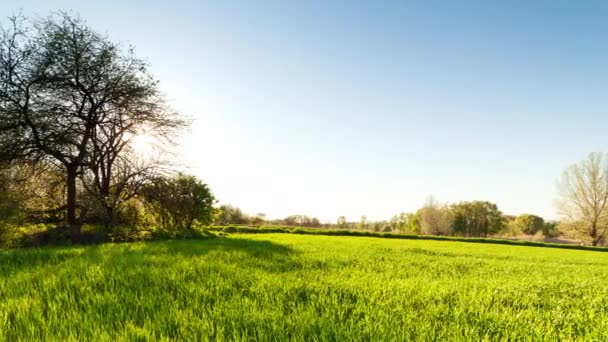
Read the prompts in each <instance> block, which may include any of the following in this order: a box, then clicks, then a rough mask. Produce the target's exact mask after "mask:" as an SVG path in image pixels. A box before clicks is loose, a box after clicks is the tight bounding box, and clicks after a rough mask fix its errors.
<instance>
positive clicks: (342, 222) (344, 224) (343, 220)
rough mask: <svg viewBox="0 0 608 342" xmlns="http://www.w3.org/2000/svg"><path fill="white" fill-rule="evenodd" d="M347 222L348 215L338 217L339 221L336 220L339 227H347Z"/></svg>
mask: <svg viewBox="0 0 608 342" xmlns="http://www.w3.org/2000/svg"><path fill="white" fill-rule="evenodd" d="M347 224H348V223H347V222H346V217H344V216H340V217H338V221H337V222H336V225H337V226H338V228H346V227H347Z"/></svg>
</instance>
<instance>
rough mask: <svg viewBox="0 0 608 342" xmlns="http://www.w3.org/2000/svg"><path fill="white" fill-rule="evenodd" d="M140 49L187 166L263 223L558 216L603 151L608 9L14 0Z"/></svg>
mask: <svg viewBox="0 0 608 342" xmlns="http://www.w3.org/2000/svg"><path fill="white" fill-rule="evenodd" d="M20 10H21V11H22V12H23V13H24V14H26V15H28V16H33V17H44V16H46V15H48V14H49V13H51V12H52V11H57V10H71V11H74V13H78V14H79V15H80V16H81V17H82V18H83V19H84V20H86V21H87V23H88V24H89V25H90V26H92V27H93V28H94V29H96V30H97V31H99V32H103V33H106V34H107V35H109V37H110V38H111V39H112V40H114V41H119V42H122V43H124V44H132V45H134V46H135V51H136V54H137V55H138V56H139V57H142V58H144V59H145V60H147V61H148V62H149V63H150V65H151V70H152V73H153V74H154V76H155V77H156V78H157V79H158V80H159V81H160V85H161V88H162V90H163V92H164V93H165V95H166V97H167V99H168V100H169V102H170V104H171V105H172V106H173V108H175V109H177V110H179V111H180V112H181V113H183V114H185V115H188V116H190V117H192V118H193V119H194V123H193V125H192V127H191V128H190V129H189V130H188V131H187V132H186V133H185V134H184V136H183V138H182V143H181V146H180V157H179V158H180V160H179V162H177V163H176V164H179V165H181V166H182V167H185V168H187V170H188V172H190V173H192V174H195V175H196V176H198V177H199V178H201V179H202V180H204V181H205V182H206V183H208V184H209V185H210V187H211V189H212V190H213V192H214V193H215V195H216V197H217V199H218V200H219V202H220V203H225V204H232V205H235V206H238V207H240V208H241V209H242V210H243V211H245V212H248V213H251V214H255V213H265V214H266V215H267V216H268V217H269V218H282V217H285V216H287V215H290V214H305V215H310V216H316V217H318V218H320V219H321V220H322V221H324V222H335V221H336V219H337V218H338V216H341V215H344V216H346V218H347V219H348V220H350V221H358V220H359V218H360V217H361V216H362V215H366V216H367V218H368V219H374V220H380V219H389V218H390V217H391V216H393V215H395V214H397V213H400V212H413V211H415V210H416V209H417V208H419V207H420V206H421V205H422V204H423V203H424V201H425V199H426V198H427V197H428V196H429V195H434V197H435V198H436V199H437V200H439V201H440V202H450V203H452V202H458V201H467V200H487V201H491V202H494V203H496V204H497V205H498V207H499V209H501V210H502V211H503V212H504V213H507V214H513V215H517V214H521V213H534V214H538V215H541V216H544V217H545V218H548V219H554V218H558V215H557V211H556V209H555V206H554V201H555V198H556V196H557V188H556V181H557V179H558V177H559V176H560V174H561V173H562V171H563V169H564V168H566V167H567V166H569V165H571V164H573V163H575V162H578V161H580V160H581V159H584V158H585V157H586V156H587V154H588V153H590V152H594V151H598V152H602V151H604V152H605V151H607V150H608V146H607V145H608V134H607V132H608V113H607V110H608V20H606V18H608V2H605V1H599V0H598V1H593V0H589V1H566V0H552V1H549V0H539V1H516V0H510V1H464V0H463V1H451V2H448V1H433V0H430V1H411V2H410V1H330V0H326V1H316V0H313V1H297V0H294V1H255V2H254V1H230V0H226V1H220V0H218V1H200V0H199V1H181V0H173V1H127V0H121V1H118V0H104V1H68V0H65V1H64V0H54V1H50V0H24V1H10V0H9V1H6V2H3V5H2V6H1V8H0V16H2V17H6V16H8V15H11V14H14V13H17V12H19V11H20Z"/></svg>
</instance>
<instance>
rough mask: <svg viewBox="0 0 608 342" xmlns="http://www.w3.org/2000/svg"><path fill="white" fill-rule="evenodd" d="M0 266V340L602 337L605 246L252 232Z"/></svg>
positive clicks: (49, 254)
mask: <svg viewBox="0 0 608 342" xmlns="http://www.w3.org/2000/svg"><path fill="white" fill-rule="evenodd" d="M0 261H1V262H0V298H1V300H0V340H9V341H15V340H24V339H25V340H41V339H42V340H49V339H51V340H70V339H71V340H76V339H78V340H83V339H84V340H100V339H101V340H116V339H118V340H125V339H128V340H134V339H136V340H158V339H167V340H172V339H187V340H195V339H203V340H205V339H214V340H256V341H257V340H286V339H288V340H315V339H316V340H338V341H345V340H352V339H355V340H374V341H376V340H404V339H410V340H411V339H416V340H420V339H424V340H430V339H440V340H455V339H468V340H480V339H486V340H496V339H528V340H558V339H566V340H572V339H585V340H589V339H593V340H606V339H608V253H602V252H592V251H577V250H563V249H554V248H540V247H522V246H506V245H495V244H477V243H464V242H446V241H425V240H395V239H382V238H367V237H341V236H312V235H291V234H259V235H231V236H228V237H225V238H217V239H209V240H199V241H194V240H191V241H163V242H145V243H144V242H142V243H131V244H105V245H99V246H93V247H68V248H44V249H32V250H15V251H5V252H0Z"/></svg>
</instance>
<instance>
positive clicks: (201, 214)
mask: <svg viewBox="0 0 608 342" xmlns="http://www.w3.org/2000/svg"><path fill="white" fill-rule="evenodd" d="M142 193H143V195H144V198H145V200H146V203H147V204H148V206H149V207H150V208H151V211H152V213H153V214H154V215H155V216H157V218H158V220H159V222H160V224H161V225H162V226H163V227H164V228H166V229H172V230H191V229H192V226H193V224H194V222H200V223H202V224H210V223H211V222H213V216H214V215H213V214H214V209H213V204H214V203H215V197H214V196H213V194H212V193H211V191H210V190H209V187H208V186H207V185H206V184H204V183H202V182H201V181H199V180H198V179H196V177H194V176H188V175H184V174H181V173H179V174H177V175H176V176H175V177H172V178H157V179H155V180H154V181H153V182H152V183H151V184H149V185H147V186H146V187H144V189H143V191H142Z"/></svg>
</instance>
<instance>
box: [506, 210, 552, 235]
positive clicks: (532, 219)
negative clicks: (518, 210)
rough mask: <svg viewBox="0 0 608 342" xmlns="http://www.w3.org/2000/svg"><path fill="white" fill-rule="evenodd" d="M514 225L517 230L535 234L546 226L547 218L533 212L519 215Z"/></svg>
mask: <svg viewBox="0 0 608 342" xmlns="http://www.w3.org/2000/svg"><path fill="white" fill-rule="evenodd" d="M512 224H513V226H514V227H515V229H516V230H518V231H520V232H522V233H524V234H528V235H534V234H536V233H537V232H539V231H542V230H543V227H544V226H545V220H543V218H542V217H540V216H536V215H532V214H522V215H519V216H518V217H517V218H516V219H515V220H514V221H513V223H512Z"/></svg>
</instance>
